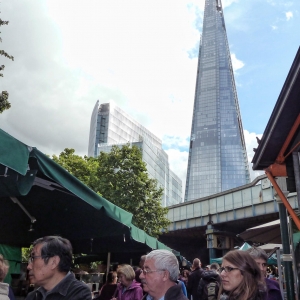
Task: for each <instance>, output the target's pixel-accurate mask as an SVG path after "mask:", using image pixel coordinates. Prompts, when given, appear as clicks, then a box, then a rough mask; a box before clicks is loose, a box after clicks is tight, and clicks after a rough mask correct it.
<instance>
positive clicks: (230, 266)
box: [218, 250, 267, 300]
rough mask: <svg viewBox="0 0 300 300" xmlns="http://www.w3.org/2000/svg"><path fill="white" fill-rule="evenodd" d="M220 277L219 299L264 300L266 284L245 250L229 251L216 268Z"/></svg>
mask: <svg viewBox="0 0 300 300" xmlns="http://www.w3.org/2000/svg"><path fill="white" fill-rule="evenodd" d="M218 271H219V274H220V276H221V279H222V285H221V288H220V291H219V297H218V299H220V300H264V299H266V295H267V294H266V285H265V283H264V280H263V278H262V276H261V272H260V269H259V267H258V266H257V263H256V262H255V260H254V259H253V258H252V257H251V255H250V254H249V253H247V252H244V251H240V250H233V251H229V252H228V253H227V254H226V255H225V256H224V257H223V262H222V267H221V268H220V269H219V270H218Z"/></svg>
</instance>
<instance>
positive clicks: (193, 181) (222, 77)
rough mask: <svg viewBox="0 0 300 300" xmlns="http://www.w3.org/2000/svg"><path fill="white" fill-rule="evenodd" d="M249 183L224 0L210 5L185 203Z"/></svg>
mask: <svg viewBox="0 0 300 300" xmlns="http://www.w3.org/2000/svg"><path fill="white" fill-rule="evenodd" d="M249 182H250V174H249V167H248V160H247V152H246V146H245V141H244V134H243V127H242V120H241V115H240V110H239V104H238V98H237V92H236V88H235V82H234V75H233V69H232V64H231V58H230V52H229V47H228V41H227V35H226V28H225V22H224V16H223V10H222V4H221V1H220V0H206V1H205V9H204V19H203V33H202V39H201V42H200V49H199V60H198V73H197V83H196V91H195V101H194V110H193V121H192V130H191V141H190V149H189V159H188V171H187V180H186V190H185V199H184V200H185V201H189V200H194V199H198V198H202V197H205V196H209V195H212V194H215V193H219V192H222V191H225V190H228V189H231V188H235V187H238V186H241V185H244V184H246V183H249Z"/></svg>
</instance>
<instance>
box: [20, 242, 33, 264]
mask: <svg viewBox="0 0 300 300" xmlns="http://www.w3.org/2000/svg"><path fill="white" fill-rule="evenodd" d="M32 248H33V246H32V245H31V246H30V247H29V248H22V262H27V261H28V260H29V257H30V254H31V251H32Z"/></svg>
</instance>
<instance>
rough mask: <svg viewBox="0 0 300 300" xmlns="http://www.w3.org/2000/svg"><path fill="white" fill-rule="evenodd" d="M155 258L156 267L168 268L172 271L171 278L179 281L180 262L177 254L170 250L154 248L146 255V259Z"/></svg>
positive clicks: (167, 269)
mask: <svg viewBox="0 0 300 300" xmlns="http://www.w3.org/2000/svg"><path fill="white" fill-rule="evenodd" d="M148 259H153V260H154V266H155V268H156V269H161V270H166V271H168V272H169V273H170V277H169V278H170V280H171V281H177V279H178V275H179V264H178V260H177V258H176V256H175V255H174V254H173V253H172V252H170V251H168V250H153V251H151V252H150V253H149V254H147V256H146V260H148Z"/></svg>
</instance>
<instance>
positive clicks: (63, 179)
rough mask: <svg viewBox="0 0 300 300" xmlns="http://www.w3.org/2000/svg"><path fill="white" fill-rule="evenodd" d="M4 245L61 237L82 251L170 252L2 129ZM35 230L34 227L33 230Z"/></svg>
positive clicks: (0, 184)
mask: <svg viewBox="0 0 300 300" xmlns="http://www.w3.org/2000/svg"><path fill="white" fill-rule="evenodd" d="M0 201H1V210H0V225H1V230H0V243H2V244H8V245H13V246H28V245H29V244H30V243H31V242H32V241H33V240H34V239H36V238H38V237H41V236H45V235H54V234H59V235H61V236H63V237H66V238H68V239H70V240H71V242H72V245H73V247H74V250H75V251H76V252H77V253H79V252H81V253H99V252H107V251H110V252H123V253H126V252H127V253H129V252H138V253H145V252H146V251H149V250H151V249H168V250H171V249H170V248H168V247H167V246H166V245H164V244H162V243H161V242H159V241H158V240H157V239H155V238H153V237H151V236H149V235H148V234H146V233H145V232H144V231H143V230H141V229H139V228H137V227H136V226H134V225H133V224H132V223H131V221H132V214H131V213H128V212H127V211H125V210H123V209H121V208H120V207H118V206H116V205H114V204H112V203H111V202H109V201H107V200H106V199H104V198H103V197H101V196H99V195H98V194H96V193H95V192H93V191H92V190H91V189H90V188H88V187H87V186H86V185H84V184H83V183H82V182H80V181H79V180H78V179H77V178H75V177H74V176H72V175H71V174H69V173H68V172H67V171H66V170H65V169H63V168H62V167H61V166H59V165H58V164H56V163H55V162H54V161H53V160H51V159H50V158H49V157H48V156H46V155H44V154H43V153H42V152H40V151H39V150H38V149H36V148H34V147H29V146H27V145H25V144H23V143H22V142H20V141H18V140H17V139H15V138H14V137H12V136H10V135H9V134H7V133H6V132H4V131H3V130H1V129H0ZM29 229H33V230H30V231H29Z"/></svg>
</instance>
